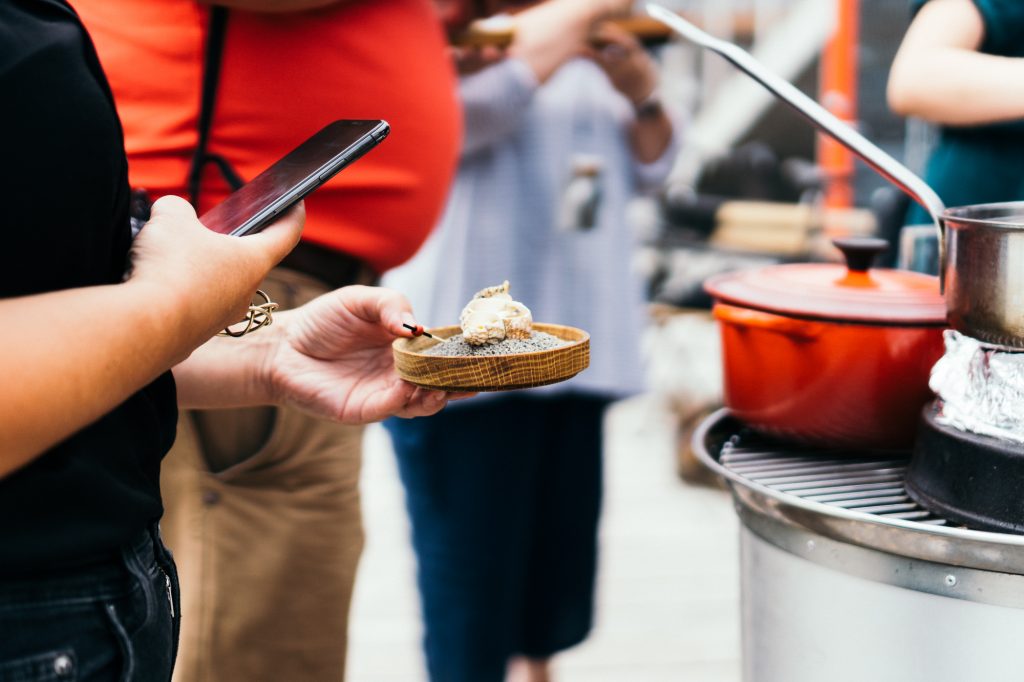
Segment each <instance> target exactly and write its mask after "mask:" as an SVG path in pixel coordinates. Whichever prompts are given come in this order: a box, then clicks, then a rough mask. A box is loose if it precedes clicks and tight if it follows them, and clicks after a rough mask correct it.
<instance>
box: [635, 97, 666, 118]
mask: <svg viewBox="0 0 1024 682" xmlns="http://www.w3.org/2000/svg"><path fill="white" fill-rule="evenodd" d="M661 112H662V101H661V93H660V92H658V91H657V90H653V91H652V92H651V94H649V95H647V97H644V98H643V99H642V100H640V101H639V102H637V103H636V104H634V105H633V113H635V114H636V118H637V120H643V119H648V118H656V117H658V116H660V115H661Z"/></svg>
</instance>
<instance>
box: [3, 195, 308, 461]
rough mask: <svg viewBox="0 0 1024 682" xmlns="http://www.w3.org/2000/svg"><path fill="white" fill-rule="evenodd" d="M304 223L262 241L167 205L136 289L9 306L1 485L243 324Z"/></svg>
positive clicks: (179, 204) (157, 215)
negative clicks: (215, 228)
mask: <svg viewBox="0 0 1024 682" xmlns="http://www.w3.org/2000/svg"><path fill="white" fill-rule="evenodd" d="M301 226H302V215H301V212H294V213H290V214H289V215H288V217H286V218H285V219H283V220H281V221H279V224H278V225H276V226H275V227H273V228H271V229H268V230H266V231H265V232H263V233H262V234H260V235H254V236H253V237H246V238H245V239H244V240H239V239H237V238H234V237H223V236H221V235H216V234H214V233H212V232H210V231H208V230H207V229H206V228H204V227H203V226H202V225H200V223H199V221H198V220H196V218H195V212H194V211H192V208H191V207H190V206H189V205H188V203H187V202H185V201H184V200H181V199H177V198H176V197H170V198H166V199H161V200H160V201H159V202H157V203H156V204H155V205H154V207H153V219H152V220H151V221H150V222H149V223H148V224H147V225H146V227H145V228H144V229H143V230H142V232H141V233H140V234H139V237H138V238H137V239H136V243H135V246H134V248H133V256H132V263H133V268H134V270H133V274H132V276H131V278H130V279H129V280H128V281H127V282H125V283H122V284H113V285H107V286H95V287H85V288H80V289H68V290H64V291H57V292H52V293H46V294H39V295H34V296H26V297H21V298H14V299H5V300H0V319H2V320H3V330H4V331H3V335H2V336H0V376H2V377H3V380H2V381H0V424H2V425H3V427H2V428H0V477H3V476H6V475H7V474H9V473H11V472H12V471H14V470H15V469H18V468H19V467H21V466H23V465H25V464H27V463H28V462H30V461H32V460H33V459H34V458H36V457H38V456H39V455H40V454H42V453H43V452H45V451H46V450H47V449H48V448H50V447H52V446H54V445H56V444H57V443H59V442H60V441H62V440H64V439H65V438H67V437H68V436H70V435H71V434H73V433H75V432H76V431H78V430H79V429H81V428H83V427H85V426H87V425H88V424H90V423H92V422H93V421H95V420H96V419H98V418H99V417H101V416H102V415H104V414H106V413H107V412H109V411H110V410H112V409H113V408H114V407H116V406H117V405H118V404H120V403H121V402H123V401H124V400H125V399H127V398H128V397H129V396H130V395H132V394H133V393H134V392H136V391H137V390H139V389H140V388H142V387H143V386H145V385H146V384H147V383H149V382H150V381H152V380H153V379H154V378H155V377H156V376H158V375H159V374H160V373H162V372H164V371H166V370H167V369H169V368H170V367H171V366H172V365H174V364H175V363H177V362H179V361H181V360H182V359H184V358H185V357H186V356H187V355H188V354H189V353H190V352H191V351H192V349H193V348H195V347H197V346H198V345H200V344H201V343H203V342H204V341H205V340H206V339H208V338H209V337H210V336H211V335H213V334H214V333H215V332H216V331H217V330H218V329H220V328H221V327H223V326H224V325H226V324H229V323H230V322H233V321H235V320H237V319H238V318H239V316H240V312H241V311H242V310H244V309H245V306H246V305H247V302H248V300H249V297H250V296H251V295H252V292H253V290H254V289H255V288H256V286H257V285H258V283H259V281H260V279H261V278H262V277H263V276H264V275H265V274H266V272H267V271H268V270H269V269H270V268H271V267H272V266H273V264H274V263H276V262H277V261H278V260H280V259H281V258H283V257H284V255H285V254H286V253H287V252H288V251H289V250H290V249H291V248H292V246H294V244H295V242H296V241H297V239H298V236H299V232H300V230H301ZM225 273H230V275H227V274H225Z"/></svg>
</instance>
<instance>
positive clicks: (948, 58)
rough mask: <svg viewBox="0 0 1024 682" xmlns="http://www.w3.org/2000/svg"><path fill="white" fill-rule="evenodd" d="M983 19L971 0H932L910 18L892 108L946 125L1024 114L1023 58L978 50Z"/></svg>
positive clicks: (892, 82) (893, 79)
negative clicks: (1019, 86)
mask: <svg viewBox="0 0 1024 682" xmlns="http://www.w3.org/2000/svg"><path fill="white" fill-rule="evenodd" d="M985 39H986V27H985V23H984V19H983V17H982V15H981V13H980V11H979V10H978V7H977V6H976V5H975V4H974V3H973V2H971V0H931V1H930V2H928V3H927V4H926V5H925V6H924V7H923V8H922V9H921V11H920V12H918V14H917V16H916V17H915V18H914V21H913V22H912V23H911V25H910V28H909V30H908V31H907V35H906V36H905V37H904V38H903V42H902V44H901V45H900V49H899V51H898V52H897V54H896V58H895V60H894V61H893V66H892V70H891V72H890V74H889V86H888V98H889V105H890V106H891V107H892V109H893V110H894V111H895V112H896V113H898V114H902V115H904V116H917V117H919V118H923V119H925V120H927V121H931V122H933V123H938V124H942V125H952V126H959V125H963V126H966V125H981V124H986V123H995V122H998V121H1008V120H1013V119H1018V118H1024V92H1021V89H1020V88H1018V87H1015V86H1014V84H1016V83H1019V82H1021V80H1022V78H1024V59H1019V58H1009V57H1001V56H997V55H992V54H985V53H981V52H978V50H979V49H980V47H981V46H982V43H983V41H985Z"/></svg>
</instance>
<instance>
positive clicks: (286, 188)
mask: <svg viewBox="0 0 1024 682" xmlns="http://www.w3.org/2000/svg"><path fill="white" fill-rule="evenodd" d="M390 130H391V128H390V126H389V125H388V124H387V122H386V121H380V120H365V121H364V120H341V121H335V122H333V123H330V124H328V125H327V126H325V127H324V128H323V129H321V130H320V131H319V132H317V133H316V134H315V135H313V136H312V137H310V138H309V139H308V140H306V141H305V142H303V143H302V144H300V145H299V146H298V147H296V148H295V149H293V150H292V151H291V152H289V153H288V154H287V155H285V156H284V157H282V158H281V159H279V160H278V161H277V162H275V163H274V164H273V165H272V166H270V167H269V168H267V169H266V170H265V171H263V172H262V173H260V174H259V175H257V176H256V177H255V178H253V179H252V180H251V181H249V182H248V183H246V184H245V185H243V186H242V187H240V188H239V189H238V190H236V191H235V192H233V193H232V194H231V195H229V196H228V198H227V199H225V200H224V201H223V202H221V203H219V204H217V205H216V206H214V207H213V208H212V209H210V210H209V211H207V212H206V213H204V214H203V215H202V216H201V217H200V218H199V221H200V222H201V223H202V224H203V225H205V226H206V227H208V228H209V229H211V230H213V231H214V232H219V233H220V234H229V235H234V236H239V237H241V236H244V235H247V234H251V233H253V232H259V231H260V230H262V229H263V228H264V227H266V226H267V225H269V224H270V223H271V222H273V220H274V218H276V217H277V216H278V215H279V214H281V213H284V212H285V211H287V210H288V209H289V208H290V207H291V206H292V205H294V204H295V203H296V202H298V201H300V200H301V199H302V198H304V197H305V196H307V195H308V194H310V193H311V192H312V191H313V190H315V189H316V188H317V187H319V186H320V185H322V184H324V183H325V182H327V181H328V180H330V179H331V178H332V177H334V175H335V174H337V173H338V172H339V171H341V170H342V169H343V168H346V167H348V166H349V165H351V164H352V163H353V162H354V161H356V160H357V159H359V158H360V157H362V156H363V155H364V154H366V153H367V152H368V151H370V150H371V149H373V148H374V147H376V146H377V145H378V144H380V142H381V141H382V140H383V139H384V138H385V137H387V135H388V133H389V132H390Z"/></svg>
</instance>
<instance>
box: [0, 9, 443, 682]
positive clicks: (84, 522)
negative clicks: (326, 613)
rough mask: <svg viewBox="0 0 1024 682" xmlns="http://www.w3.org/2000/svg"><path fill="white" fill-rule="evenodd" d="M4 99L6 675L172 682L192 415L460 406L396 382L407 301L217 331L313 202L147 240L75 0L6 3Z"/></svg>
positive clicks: (1, 29)
mask: <svg viewBox="0 0 1024 682" xmlns="http://www.w3.org/2000/svg"><path fill="white" fill-rule="evenodd" d="M0 91H2V92H4V93H5V94H6V95H7V99H6V100H5V103H4V106H3V107H0V130H3V131H4V132H5V134H6V139H5V144H4V155H5V156H4V158H5V161H6V163H4V164H3V167H2V168H0V198H2V201H3V205H4V219H3V222H2V225H0V231H2V232H3V236H4V248H3V249H2V250H0V318H2V319H3V331H2V333H0V375H2V376H3V381H2V382H0V424H2V425H3V428H0V519H3V521H2V523H0V679H2V680H12V681H13V680H83V681H89V682H100V681H102V682H113V681H114V680H120V681H131V682H166V681H167V680H169V679H170V677H171V671H172V668H173V665H174V660H175V651H176V645H177V635H178V627H179V625H180V624H181V623H182V622H187V621H183V619H182V615H181V603H180V601H179V592H178V581H177V574H176V571H175V565H174V561H173V560H172V558H171V557H170V555H169V554H168V553H167V550H166V548H165V547H164V545H163V543H162V541H161V538H160V533H159V529H158V527H157V523H158V521H159V519H160V516H161V513H162V506H161V496H160V482H159V479H160V465H161V458H162V457H163V456H164V454H165V453H166V452H167V450H168V448H170V446H171V442H172V441H173V439H174V432H175V422H176V419H177V416H178V412H177V409H178V405H182V406H185V407H204V408H213V407H228V406H244V405H258V404H278V405H283V404H286V403H287V404H292V405H299V406H301V407H302V408H303V409H305V410H308V411H310V412H311V413H314V414H317V415H320V416H324V417H327V416H329V417H331V418H332V419H336V420H339V421H343V422H347V423H363V422H366V421H370V420H375V419H381V418H383V417H385V416H387V415H391V414H396V413H397V414H404V415H407V416H415V415H422V414H429V413H432V412H435V411H436V410H438V409H440V408H441V407H442V406H443V404H444V401H445V396H444V395H443V394H440V393H431V392H425V391H423V390H421V389H417V388H415V387H414V386H412V385H410V384H407V383H405V382H403V381H401V380H400V379H399V378H398V376H397V375H396V374H395V372H394V368H393V364H392V356H391V347H390V346H391V342H392V341H393V340H394V338H396V336H398V335H408V332H405V331H404V330H403V329H402V325H403V324H405V323H412V324H415V322H414V320H413V319H412V317H411V315H410V312H409V306H408V303H407V302H406V301H405V299H403V298H402V297H401V296H399V295H397V294H396V293H394V292H387V291H384V290H381V289H371V288H367V287H349V288H347V289H342V290H339V291H334V292H331V293H329V294H326V295H324V296H322V297H319V298H317V299H316V300H314V301H312V302H311V303H309V304H307V305H305V306H302V307H301V308H299V309H297V310H294V311H289V312H284V313H281V314H279V315H277V316H276V320H275V324H273V326H271V327H269V328H267V329H264V330H260V331H259V332H258V333H256V334H253V335H251V336H245V337H243V338H223V337H214V334H215V333H216V332H217V331H218V330H219V329H222V328H224V327H225V326H227V325H228V324H231V323H234V322H236V321H238V320H239V319H240V318H241V316H242V313H243V312H244V311H245V310H246V309H247V306H248V303H249V301H250V299H251V297H252V295H253V293H254V292H255V290H256V288H257V285H258V284H259V282H260V280H261V279H262V278H263V277H264V276H265V275H266V273H267V272H268V271H269V270H270V269H271V267H273V266H274V265H275V264H276V263H277V262H278V261H280V260H281V259H282V258H283V257H284V256H285V255H286V254H287V253H288V252H289V251H290V250H291V249H292V248H293V247H294V246H295V244H296V242H297V241H298V239H299V234H300V231H301V229H302V225H303V219H304V218H303V215H304V214H303V211H302V208H301V207H299V208H296V209H294V210H293V211H291V212H289V213H288V214H286V215H285V216H284V217H283V218H282V219H280V220H279V221H278V222H277V223H275V224H274V225H271V226H270V227H268V228H267V230H265V231H264V232H262V233H260V234H256V235H251V236H247V237H245V238H242V239H239V238H236V237H227V236H223V235H219V234H215V233H213V232H210V231H209V230H207V229H206V228H205V227H203V226H202V225H201V224H200V222H199V221H198V220H197V219H196V214H195V211H194V210H193V209H192V207H191V206H189V204H188V203H187V202H186V201H184V200H182V199H180V198H177V197H167V198H164V199H162V200H160V201H158V202H157V203H156V204H155V205H154V206H153V209H152V218H151V220H150V221H149V222H148V223H147V224H146V225H145V226H144V227H143V228H142V230H141V232H140V233H139V235H138V236H137V237H136V238H135V239H134V241H133V240H132V229H131V225H130V221H129V194H130V193H129V185H128V174H127V160H126V158H125V152H124V144H123V139H122V133H121V127H120V124H119V122H118V118H117V114H116V111H115V107H114V102H113V99H112V98H111V95H110V90H109V88H108V86H107V82H106V80H105V78H104V75H103V72H102V69H101V68H100V65H99V62H98V60H97V57H96V54H95V51H94V50H93V47H92V44H91V43H90V41H89V37H88V35H87V33H86V31H85V29H84V27H83V26H82V25H81V23H80V21H79V19H78V17H77V16H76V15H75V13H74V11H73V10H72V9H71V8H70V7H69V6H68V5H67V4H66V3H65V2H63V0H26V1H24V2H17V3H0ZM126 271H127V274H126ZM211 337H213V338H211ZM242 549H243V552H242V556H241V557H240V558H239V560H240V561H241V562H243V563H244V562H247V561H251V560H252V557H250V556H246V555H245V552H244V550H245V548H244V547H243V548H242ZM307 588H308V586H303V589H307ZM243 598H244V599H246V600H248V601H258V600H260V599H262V598H263V595H262V594H260V593H258V592H256V593H249V594H245V595H244V596H243ZM189 617H190V616H186V617H185V618H186V619H187V618H189ZM253 645H254V646H258V645H259V643H255V642H254V643H253ZM218 679H221V680H236V679H244V678H240V677H237V676H234V675H227V676H221V677H219V678H218ZM290 679H298V678H295V677H293V678H290Z"/></svg>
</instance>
